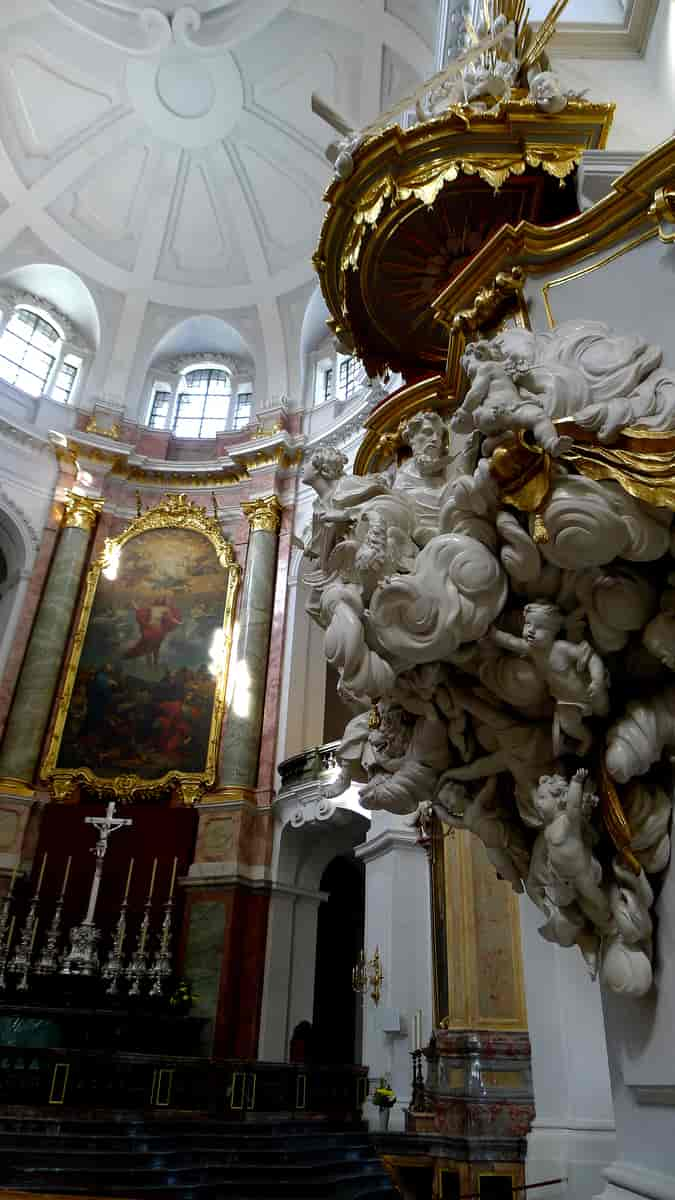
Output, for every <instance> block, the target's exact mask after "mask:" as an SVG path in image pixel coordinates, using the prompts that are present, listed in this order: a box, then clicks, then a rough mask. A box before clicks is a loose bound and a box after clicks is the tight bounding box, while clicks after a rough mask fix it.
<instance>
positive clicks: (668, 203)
mask: <svg viewBox="0 0 675 1200" xmlns="http://www.w3.org/2000/svg"><path fill="white" fill-rule="evenodd" d="M649 215H650V217H654V218H655V219H656V220H657V221H658V224H659V237H660V239H661V241H662V242H666V243H671V242H675V187H660V188H657V190H656V191H655V193H654V201H653V203H652V205H651V207H650V209H649ZM666 226H670V228H669V229H666Z"/></svg>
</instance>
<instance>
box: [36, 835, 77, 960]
mask: <svg viewBox="0 0 675 1200" xmlns="http://www.w3.org/2000/svg"><path fill="white" fill-rule="evenodd" d="M71 862H72V856H71V855H68V861H67V863H66V870H65V874H64V876H63V883H62V884H61V893H60V895H59V898H58V900H57V902H56V908H55V909H54V916H53V917H52V920H51V924H50V926H49V929H48V930H47V937H46V938H45V944H44V946H43V947H42V950H41V952H40V954H39V955H38V958H37V962H36V963H35V966H34V968H33V970H34V971H35V974H36V975H54V974H55V973H56V972H57V971H58V969H59V957H60V955H59V943H60V941H61V916H62V913H63V901H64V900H65V896H66V888H67V886H68V877H69V875H70V864H71Z"/></svg>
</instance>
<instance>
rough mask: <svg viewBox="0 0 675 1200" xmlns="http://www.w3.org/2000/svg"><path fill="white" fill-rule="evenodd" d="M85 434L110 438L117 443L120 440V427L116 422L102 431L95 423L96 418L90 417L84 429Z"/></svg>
mask: <svg viewBox="0 0 675 1200" xmlns="http://www.w3.org/2000/svg"><path fill="white" fill-rule="evenodd" d="M84 432H85V433H97V434H98V436H99V437H107V438H112V440H113V441H114V442H119V440H120V438H121V436H122V435H121V433H120V427H119V424H118V422H117V421H114V422H113V424H112V425H109V426H108V428H107V429H102V428H101V427H100V425H99V424H98V423H97V421H96V417H95V416H93V417H90V419H89V420H88V421H87V424H86V425H85V427H84Z"/></svg>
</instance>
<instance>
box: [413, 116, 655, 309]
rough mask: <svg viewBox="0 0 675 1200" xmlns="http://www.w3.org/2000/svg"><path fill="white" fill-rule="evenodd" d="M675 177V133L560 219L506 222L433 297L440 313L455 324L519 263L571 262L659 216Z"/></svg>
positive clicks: (532, 270) (543, 266) (540, 268)
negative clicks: (662, 195)
mask: <svg viewBox="0 0 675 1200" xmlns="http://www.w3.org/2000/svg"><path fill="white" fill-rule="evenodd" d="M674 183H675V137H672V138H669V140H668V141H667V142H663V143H662V145H660V146H657V148H656V149H655V150H652V151H651V153H650V154H647V155H645V157H644V158H641V159H640V161H639V162H637V163H635V165H634V166H632V167H631V168H630V169H629V170H628V171H626V172H625V173H624V174H623V175H621V176H619V178H618V179H617V180H616V181H615V183H614V185H613V187H612V190H611V192H610V193H609V195H607V196H605V197H604V198H603V199H602V200H600V201H599V202H598V203H597V204H594V205H593V206H592V207H591V208H588V209H586V210H585V212H582V213H580V214H579V216H577V217H572V218H571V219H570V220H568V221H563V222H561V223H560V224H559V225H550V226H547V225H533V224H532V223H531V222H529V221H522V222H521V223H520V224H519V225H516V226H513V225H504V226H502V228H501V229H500V230H498V232H497V233H495V234H494V236H493V237H491V238H490V240H489V241H487V242H486V243H485V245H484V246H482V247H481V249H480V250H479V251H478V252H477V253H476V254H475V255H474V256H473V258H472V259H471V261H470V262H469V263H467V265H466V266H465V267H464V269H463V270H462V271H460V272H459V273H458V274H457V276H456V277H455V278H454V279H453V280H452V282H451V283H450V284H449V285H448V287H447V288H445V289H444V290H443V291H442V292H441V293H440V295H439V296H437V298H436V300H435V301H434V304H433V308H434V313H435V316H436V319H437V320H439V321H440V322H441V323H442V324H444V325H446V326H448V327H452V323H453V320H454V318H455V315H456V314H457V312H458V311H459V310H461V309H465V308H469V307H471V306H472V305H473V303H474V301H475V298H476V297H477V295H478V292H479V291H480V289H481V288H483V287H485V286H489V285H490V284H491V283H492V281H493V280H494V279H495V278H496V276H497V274H498V272H500V271H504V270H506V269H507V268H511V267H512V266H514V265H517V266H519V267H520V268H522V270H523V271H524V273H525V274H526V275H536V274H541V273H543V272H544V271H550V270H553V269H555V268H557V267H558V266H562V265H563V264H565V265H570V264H572V263H575V262H579V261H581V260H583V259H584V258H589V257H590V256H591V255H594V254H597V253H598V252H599V251H601V250H603V249H605V248H607V247H608V246H611V245H614V244H619V243H620V242H621V240H622V239H625V238H627V237H628V236H629V235H630V234H631V233H633V232H635V231H636V230H637V229H638V227H639V226H643V227H646V228H648V227H649V226H650V225H651V226H652V227H655V226H657V225H658V222H659V219H660V217H659V211H658V207H657V204H656V203H655V201H656V193H657V192H658V191H659V189H666V194H667V190H668V188H669V185H670V187H672V186H673V184H674Z"/></svg>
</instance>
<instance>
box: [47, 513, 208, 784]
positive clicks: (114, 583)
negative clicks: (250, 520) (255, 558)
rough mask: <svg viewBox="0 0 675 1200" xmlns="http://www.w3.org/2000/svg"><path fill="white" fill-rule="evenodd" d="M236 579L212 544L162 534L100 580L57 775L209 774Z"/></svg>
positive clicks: (140, 540)
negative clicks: (226, 619) (84, 771)
mask: <svg viewBox="0 0 675 1200" xmlns="http://www.w3.org/2000/svg"><path fill="white" fill-rule="evenodd" d="M226 591H227V573H226V571H224V570H223V568H222V566H221V565H220V564H219V562H218V557H217V554H216V551H215V549H214V547H213V546H212V544H211V542H210V541H209V539H208V538H206V537H204V536H203V535H202V534H200V533H197V532H195V531H193V530H189V529H156V530H151V531H150V532H147V533H141V534H139V535H138V536H137V537H134V538H131V539H130V540H129V541H128V542H126V544H125V545H124V546H123V547H122V549H121V552H120V559H119V563H118V567H117V575H116V577H115V578H114V579H106V578H105V576H104V575H101V576H100V577H99V581H98V586H97V589H96V595H95V597H94V603H93V605H92V609H91V614H90V617H89V623H88V625H87V631H86V634H85V639H84V644H83V647H82V654H81V657H80V662H79V667H78V671H77V675H76V678H75V684H74V687H73V691H72V695H71V700H70V707H69V710H68V716H67V719H66V724H65V727H64V731H63V738H62V741H61V747H60V751H59V756H58V761H57V764H56V765H57V769H59V770H60V769H66V770H67V769H73V768H79V769H81V768H83V767H86V768H88V769H89V770H90V771H93V772H94V773H95V774H96V775H98V776H103V777H112V776H115V775H120V774H127V773H128V774H134V775H139V776H140V777H141V778H143V779H148V780H150V779H158V778H159V777H160V776H162V775H164V774H165V773H166V772H168V771H185V772H195V771H197V772H198V771H203V770H204V769H205V767H206V761H207V751H208V742H209V733H210V729H211V720H212V716H213V708H214V700H215V688H216V674H217V670H218V664H219V661H220V655H219V647H220V646H221V645H222V630H223V615H224V609H225V598H226Z"/></svg>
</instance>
